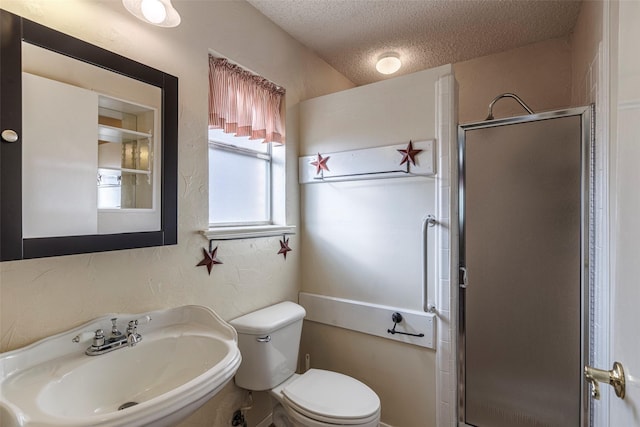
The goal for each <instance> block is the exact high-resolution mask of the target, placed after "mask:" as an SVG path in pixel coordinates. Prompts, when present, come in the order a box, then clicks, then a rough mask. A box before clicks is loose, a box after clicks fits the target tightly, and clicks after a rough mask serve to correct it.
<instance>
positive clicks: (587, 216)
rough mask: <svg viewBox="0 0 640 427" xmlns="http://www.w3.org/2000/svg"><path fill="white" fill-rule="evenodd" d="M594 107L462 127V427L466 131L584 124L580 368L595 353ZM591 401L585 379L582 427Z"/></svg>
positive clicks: (461, 416)
mask: <svg viewBox="0 0 640 427" xmlns="http://www.w3.org/2000/svg"><path fill="white" fill-rule="evenodd" d="M594 111H595V108H594V106H593V105H590V106H586V107H576V108H570V109H563V110H557V111H550V112H544V113H537V114H529V115H526V116H518V117H510V118H506V119H497V120H489V121H483V122H475V123H469V124H464V125H459V126H458V245H459V246H458V249H459V259H458V269H459V280H458V281H459V283H458V328H457V329H458V336H457V347H458V351H457V378H458V382H457V400H458V426H459V427H475V426H472V425H470V424H466V422H465V421H466V396H465V384H466V382H465V380H466V369H465V342H466V341H465V340H466V328H465V305H466V301H465V297H466V294H465V292H466V280H467V278H466V273H465V272H466V260H465V249H466V248H465V148H466V143H465V140H466V134H465V133H466V131H469V130H477V129H483V128H490V127H499V126H507V125H514V124H519V123H530V122H537V121H543V120H549V119H557V118H563V117H575V116H578V117H580V121H581V133H582V134H581V177H580V192H581V215H580V217H581V218H580V224H581V227H580V228H581V232H580V260H581V261H580V264H581V265H580V292H581V296H582V298H581V304H580V305H581V307H580V342H581V346H580V347H581V352H580V353H581V354H580V363H581V369H582V367H584V366H585V365H588V364H591V363H592V359H593V349H592V347H591V340H592V338H591V332H592V325H591V319H592V315H593V313H591V304H590V301H591V295H592V293H593V289H592V286H593V277H594V267H595V263H594V262H593V261H594V253H595V226H594V223H593V218H594V209H595V207H594V202H593V201H594V200H595V197H594V196H595V194H594V191H595V175H594V165H595V120H594V119H595V117H594ZM590 404H591V399H590V394H589V391H588V386H587V384H586V381H584V380H583V381H582V385H581V387H580V427H588V426H589V425H590V424H591V421H590V418H591V408H590Z"/></svg>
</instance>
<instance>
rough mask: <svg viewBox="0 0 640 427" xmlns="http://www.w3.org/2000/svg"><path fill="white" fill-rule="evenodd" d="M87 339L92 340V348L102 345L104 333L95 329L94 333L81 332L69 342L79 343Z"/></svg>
mask: <svg viewBox="0 0 640 427" xmlns="http://www.w3.org/2000/svg"><path fill="white" fill-rule="evenodd" d="M89 338H93V341H92V343H91V345H93V346H94V347H98V346H101V345H104V331H103V330H102V329H96V330H95V332H88V331H87V332H82V333H80V334H78V335H76V336H75V337H73V339H72V340H71V341H73V342H75V343H79V342H81V341H87V340H88V339H89Z"/></svg>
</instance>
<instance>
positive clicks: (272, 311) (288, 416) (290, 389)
mask: <svg viewBox="0 0 640 427" xmlns="http://www.w3.org/2000/svg"><path fill="white" fill-rule="evenodd" d="M305 314H306V312H305V310H304V308H302V307H301V306H299V305H298V304H295V303H293V302H288V301H286V302H282V303H279V304H276V305H272V306H270V307H266V308H263V309H261V310H258V311H254V312H253V313H249V314H246V315H244V316H241V317H238V318H236V319H234V320H232V321H231V322H229V323H231V325H232V326H233V327H234V328H235V329H236V331H238V346H239V348H240V353H241V354H242V363H241V364H240V368H239V369H238V372H236V376H235V382H236V384H237V385H238V386H239V387H242V388H244V389H246V390H253V391H264V390H269V391H270V393H271V395H272V396H273V397H275V398H276V400H277V401H278V402H279V404H278V405H277V406H276V407H275V408H274V410H273V423H274V425H275V426H276V427H327V426H334V427H335V426H353V427H378V425H379V422H380V399H379V398H378V396H377V395H376V393H375V392H374V391H373V390H371V389H370V388H369V387H367V386H366V385H365V384H363V383H361V382H360V381H358V380H356V379H355V378H351V377H349V376H346V375H342V374H339V373H336V372H331V371H324V370H320V369H309V370H308V371H307V372H305V373H304V374H302V375H299V374H296V373H295V371H296V365H297V361H298V347H299V345H300V334H301V332H302V319H303V318H304V316H305Z"/></svg>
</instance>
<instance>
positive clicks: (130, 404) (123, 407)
mask: <svg viewBox="0 0 640 427" xmlns="http://www.w3.org/2000/svg"><path fill="white" fill-rule="evenodd" d="M137 404H138V402H127V403H123V404H122V405H120V406H118V411H122V410H123V409H127V408H131V407H132V406H136V405H137Z"/></svg>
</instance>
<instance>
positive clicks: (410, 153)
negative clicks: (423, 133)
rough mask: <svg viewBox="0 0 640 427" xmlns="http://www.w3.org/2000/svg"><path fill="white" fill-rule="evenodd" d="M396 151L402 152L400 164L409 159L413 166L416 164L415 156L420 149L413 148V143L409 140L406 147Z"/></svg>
mask: <svg viewBox="0 0 640 427" xmlns="http://www.w3.org/2000/svg"><path fill="white" fill-rule="evenodd" d="M398 151H399V152H401V153H402V161H401V162H400V165H404V164H405V163H407V161H409V162H411V163H412V164H413V165H414V166H415V165H416V156H417V155H418V153H420V152H421V151H422V150H415V149H414V148H413V143H412V142H411V141H409V145H407V148H406V149H404V150H398Z"/></svg>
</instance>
